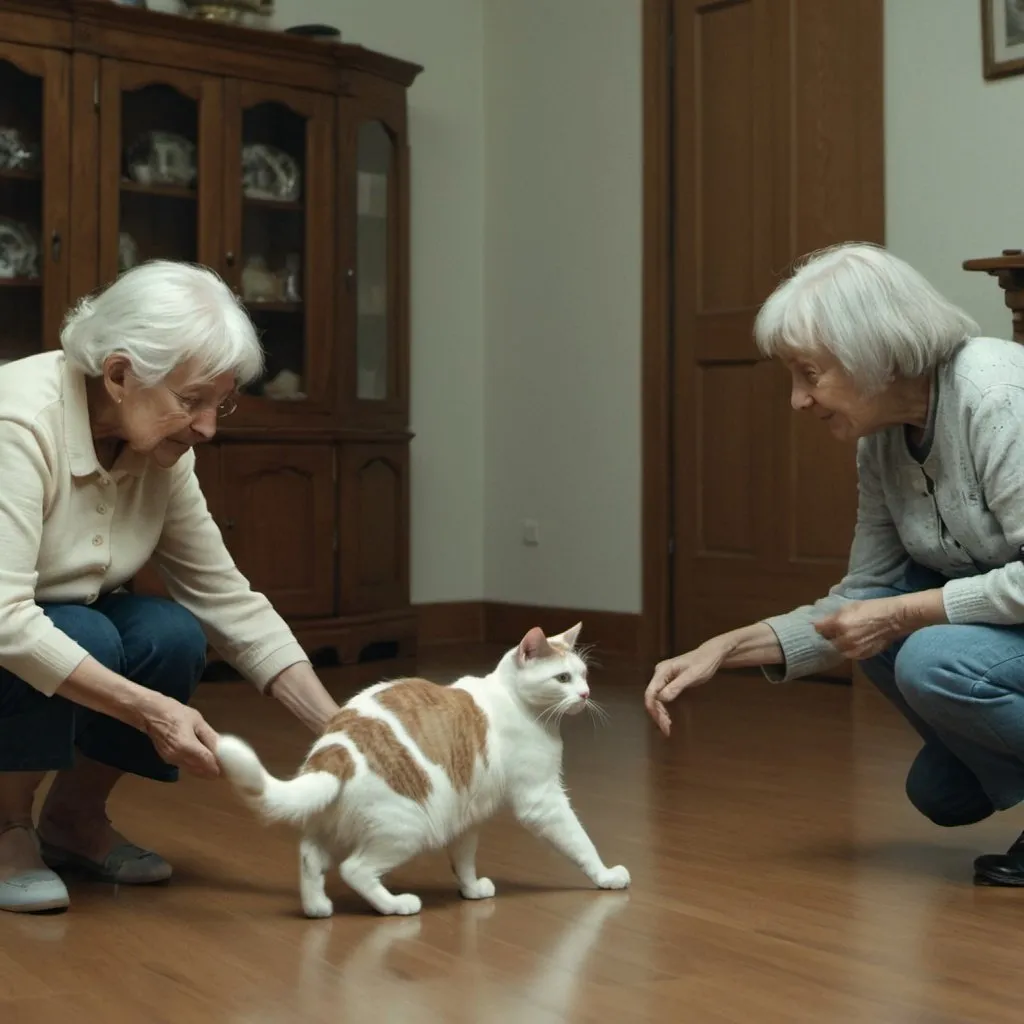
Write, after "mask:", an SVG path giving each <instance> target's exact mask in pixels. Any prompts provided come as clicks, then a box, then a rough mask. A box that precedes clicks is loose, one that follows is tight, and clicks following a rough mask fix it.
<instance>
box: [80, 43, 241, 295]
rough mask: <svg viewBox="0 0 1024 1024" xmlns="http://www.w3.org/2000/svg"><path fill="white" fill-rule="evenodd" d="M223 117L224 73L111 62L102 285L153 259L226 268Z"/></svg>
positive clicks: (105, 105)
mask: <svg viewBox="0 0 1024 1024" xmlns="http://www.w3.org/2000/svg"><path fill="white" fill-rule="evenodd" d="M223 116H224V109H223V86H222V83H221V80H220V79H219V78H216V77H213V76H211V75H204V74H200V73H197V72H193V71H182V70H180V69H176V68H163V67H159V66H156V65H151V64H135V63H132V62H131V61H122V60H111V59H107V60H103V61H102V63H101V66H100V128H99V130H100V168H99V211H100V212H99V282H98V283H101V284H103V283H107V282H109V281H112V280H113V279H114V278H116V277H117V275H118V274H119V273H121V272H122V271H124V270H127V269H128V268H130V267H132V266H135V265H137V264H139V263H143V262H145V261H146V260H150V259H170V260H182V261H186V262H190V263H202V264H205V265H206V266H209V267H212V268H213V269H215V270H216V269H219V261H220V254H221V246H222V232H221V224H222V219H221V209H222V203H221V192H220V189H221V160H222V152H221V146H222V122H223Z"/></svg>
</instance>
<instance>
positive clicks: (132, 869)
mask: <svg viewBox="0 0 1024 1024" xmlns="http://www.w3.org/2000/svg"><path fill="white" fill-rule="evenodd" d="M39 847H40V850H41V852H42V857H43V860H44V861H45V863H46V864H47V866H48V867H51V868H74V869H77V870H79V871H82V872H84V873H85V874H86V875H88V876H89V877H90V878H94V879H96V880H97V881H100V882H113V883H114V884H115V885H154V884H155V883H157V882H166V881H167V879H168V878H170V877H171V865H170V864H168V863H167V861H165V860H164V859H163V857H161V856H160V854H158V853H153V851H152V850H144V849H142V847H141V846H136V845H135V844H134V843H122V844H121V845H120V846H115V847H114V849H113V850H111V851H110V853H109V854H107V856H106V858H105V859H104V860H102V861H95V860H90V859H89V858H88V857H83V856H82V855H81V854H80V853H74V852H73V851H71V850H65V849H64V848H63V847H60V846H54V845H53V844H52V843H48V842H46V840H45V839H43V840H41V841H40V844H39Z"/></svg>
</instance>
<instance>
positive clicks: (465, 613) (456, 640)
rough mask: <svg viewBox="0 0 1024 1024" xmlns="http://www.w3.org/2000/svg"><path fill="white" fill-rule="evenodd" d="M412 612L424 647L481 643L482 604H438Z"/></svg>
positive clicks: (482, 634)
mask: <svg viewBox="0 0 1024 1024" xmlns="http://www.w3.org/2000/svg"><path fill="white" fill-rule="evenodd" d="M415 609H416V615H417V618H418V624H419V642H420V644H422V645H424V646H427V647H432V646H434V645H436V644H480V643H483V642H484V603H483V601H438V602H434V603H431V604H418V605H415Z"/></svg>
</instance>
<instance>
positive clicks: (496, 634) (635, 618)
mask: <svg viewBox="0 0 1024 1024" xmlns="http://www.w3.org/2000/svg"><path fill="white" fill-rule="evenodd" d="M416 612H417V615H418V618H419V642H420V644H422V645H423V646H425V647H431V646H436V645H441V644H459V643H488V644H514V643H516V642H517V641H518V640H519V639H520V638H521V637H522V636H523V634H524V633H526V631H527V630H529V629H530V628H531V627H533V626H540V627H541V628H542V629H543V630H544V631H545V632H548V633H560V632H561V631H562V630H564V629H568V628H569V627H570V626H572V625H574V624H575V623H577V622H582V623H583V632H582V634H581V639H582V641H583V642H585V643H588V644H594V645H595V646H596V653H598V654H600V653H602V652H603V653H607V654H623V655H636V654H637V653H638V651H639V641H640V616H639V615H634V614H630V613H628V612H603V611H591V610H587V609H579V608H552V607H543V606H538V605H526V604H509V603H506V602H501V601H447V602H437V603H429V604H419V605H416Z"/></svg>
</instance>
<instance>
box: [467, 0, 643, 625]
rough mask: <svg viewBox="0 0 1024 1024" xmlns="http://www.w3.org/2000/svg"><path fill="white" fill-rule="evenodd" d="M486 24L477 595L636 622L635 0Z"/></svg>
mask: <svg viewBox="0 0 1024 1024" xmlns="http://www.w3.org/2000/svg"><path fill="white" fill-rule="evenodd" d="M484 14H485V16H484V86H485V91H486V105H485V110H486V116H485V154H486V157H485V159H486V175H485V177H486V213H485V239H486V244H485V256H486V260H485V264H486V302H485V317H486V336H487V358H486V367H485V378H486V382H485V396H486V399H485V410H486V447H485V489H484V494H485V498H484V506H485V551H486V557H485V581H486V583H485V594H486V596H487V598H489V599H491V600H505V601H513V602H524V603H530V604H541V605H556V606H557V605H562V606H569V607H575V608H586V609H593V608H596V609H602V610H609V611H625V612H635V611H639V609H640V589H641V588H640V478H641V474H640V322H641V321H640V316H641V257H642V245H641V241H642V235H641V226H642V225H641V221H642V217H641V202H642V189H641V179H642V175H641V166H642V143H641V121H642V117H641V114H642V109H641V37H640V25H641V22H640V2H639V0H485V5H484ZM525 518H533V519H536V520H537V521H538V522H539V525H540V537H541V543H540V546H539V547H535V548H534V547H525V546H524V545H523V544H522V542H521V524H522V520H523V519H525Z"/></svg>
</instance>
